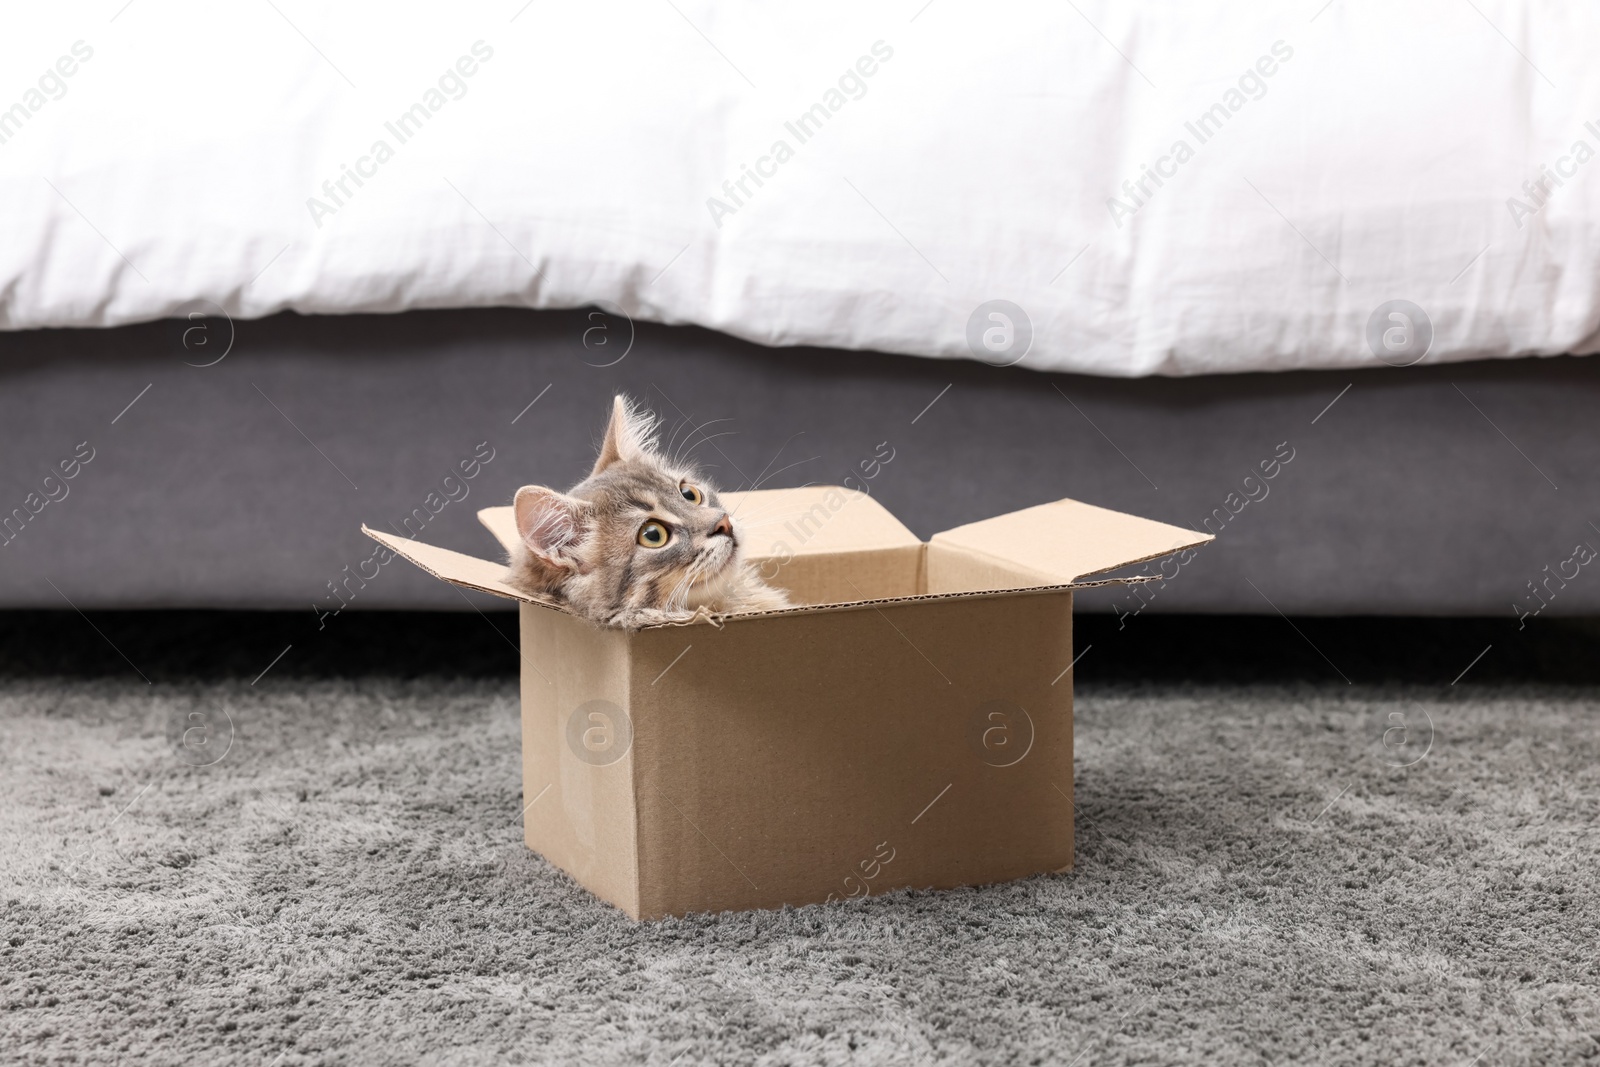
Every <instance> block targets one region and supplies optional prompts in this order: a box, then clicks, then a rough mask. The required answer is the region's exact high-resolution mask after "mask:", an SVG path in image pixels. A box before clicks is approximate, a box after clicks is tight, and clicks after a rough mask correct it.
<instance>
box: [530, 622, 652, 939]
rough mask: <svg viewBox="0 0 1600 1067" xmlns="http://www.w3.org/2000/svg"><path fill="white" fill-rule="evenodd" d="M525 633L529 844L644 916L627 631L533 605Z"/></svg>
mask: <svg viewBox="0 0 1600 1067" xmlns="http://www.w3.org/2000/svg"><path fill="white" fill-rule="evenodd" d="M521 629H522V648H521V654H522V783H523V785H522V789H523V797H522V803H523V804H524V805H526V807H525V808H524V810H523V815H522V818H523V829H524V838H525V840H526V841H527V843H528V847H529V848H531V849H533V850H535V851H536V852H538V853H539V854H540V855H542V856H544V857H545V858H546V859H548V860H549V861H550V862H551V863H554V864H555V865H556V866H558V867H560V868H561V869H562V870H564V871H566V872H567V873H568V874H570V875H572V877H573V878H575V879H577V880H578V881H579V882H580V883H582V884H583V885H584V886H585V887H587V888H588V889H589V890H590V891H591V892H593V893H594V894H595V895H597V896H599V897H601V898H602V899H604V900H608V901H610V902H611V903H613V904H616V905H617V906H618V907H620V908H622V909H623V910H624V911H626V912H628V913H629V914H631V915H635V916H637V914H638V883H637V868H636V866H635V852H634V830H635V825H634V808H633V737H632V731H631V729H630V728H629V726H630V721H629V715H628V635H627V634H625V633H623V632H622V631H620V630H602V629H599V628H598V627H596V626H593V625H591V624H590V623H588V622H585V621H584V620H582V619H577V618H573V617H572V616H570V615H564V614H562V613H560V612H556V611H551V610H549V609H547V608H540V607H534V606H532V605H527V604H524V605H523V606H522V619H521Z"/></svg>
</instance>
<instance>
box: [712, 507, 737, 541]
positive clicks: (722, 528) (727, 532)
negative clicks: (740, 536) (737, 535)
mask: <svg viewBox="0 0 1600 1067" xmlns="http://www.w3.org/2000/svg"><path fill="white" fill-rule="evenodd" d="M711 532H712V533H713V534H722V535H723V536H724V537H732V536H733V523H732V522H731V521H729V519H728V513H727V512H726V511H724V512H723V513H722V517H721V518H719V519H718V520H717V524H716V525H715V526H713V527H711Z"/></svg>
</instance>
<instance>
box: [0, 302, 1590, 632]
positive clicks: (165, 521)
mask: <svg viewBox="0 0 1600 1067" xmlns="http://www.w3.org/2000/svg"><path fill="white" fill-rule="evenodd" d="M617 392H625V393H627V394H629V395H632V396H634V397H637V398H639V399H640V400H641V401H643V402H644V403H646V404H647V405H648V406H649V407H651V408H652V409H654V410H655V411H656V412H657V413H658V414H660V415H662V416H663V417H664V418H665V420H666V432H667V437H668V439H669V440H671V441H673V443H674V444H675V446H676V447H677V448H678V449H679V450H681V451H684V452H686V453H688V454H689V455H690V456H691V457H692V458H694V459H696V460H698V461H699V462H701V464H702V465H703V466H704V468H705V470H706V473H707V475H708V477H709V478H710V479H711V481H712V483H713V484H717V485H720V486H721V487H723V488H728V489H738V488H749V487H750V486H752V485H755V484H757V483H760V484H761V485H762V486H763V487H765V488H777V487H783V486H792V485H803V484H848V485H850V486H852V487H865V488H867V489H869V490H870V491H871V492H872V493H873V494H874V495H875V496H877V497H878V498H879V499H880V500H881V501H882V502H883V504H884V505H885V506H886V507H887V508H888V509H889V510H890V511H892V512H893V513H894V514H895V515H896V516H898V517H900V518H901V519H902V520H903V521H905V523H906V524H907V525H908V526H910V527H911V529H912V530H913V531H914V532H915V533H917V534H918V535H919V536H921V537H923V538H927V537H929V536H931V535H932V534H934V533H936V532H938V531H940V530H946V529H950V528H952V527H955V526H959V525H962V524H963V523H967V522H972V521H976V520H978V519H983V518H988V517H990V516H993V515H998V514H1002V513H1005V512H1009V511H1014V510H1017V509H1020V508H1024V507H1029V506H1031V505H1034V504H1039V503H1043V502H1045V501H1049V500H1055V499H1060V498H1063V497H1068V498H1072V499H1076V500H1082V501H1085V502H1087V503H1090V504H1097V505H1100V506H1103V507H1109V508H1114V509H1116V510H1119V511H1124V512H1128V513H1131V514H1135V515H1142V516H1147V517H1149V518H1151V519H1155V520H1158V521H1162V522H1167V523H1170V524H1172V525H1175V526H1179V527H1183V528H1186V529H1187V528H1190V527H1193V528H1197V529H1201V530H1205V531H1208V532H1212V533H1215V534H1216V535H1217V536H1216V540H1215V541H1214V542H1212V543H1211V544H1209V545H1207V546H1205V547H1204V548H1202V549H1200V550H1198V551H1197V552H1195V553H1194V554H1193V555H1192V557H1190V558H1189V559H1187V560H1184V561H1182V562H1181V563H1174V564H1169V565H1168V568H1169V570H1171V571H1172V573H1170V574H1168V575H1166V576H1165V580H1163V581H1162V582H1160V583H1150V584H1147V585H1143V586H1139V587H1138V589H1137V591H1134V590H1131V589H1117V590H1111V591H1089V592H1086V593H1084V594H1083V595H1082V596H1081V597H1080V600H1079V605H1080V609H1081V610H1085V611H1097V612H1114V613H1116V614H1117V615H1118V616H1119V618H1121V619H1122V620H1123V623H1122V625H1124V626H1125V627H1134V626H1137V625H1139V622H1138V620H1139V618H1140V617H1141V616H1142V615H1144V614H1146V613H1150V612H1233V613H1246V614H1260V615H1267V616H1271V617H1274V618H1275V617H1276V616H1277V614H1278V613H1279V612H1282V613H1284V614H1286V615H1300V614H1382V615H1408V614H1410V615H1416V614H1435V615H1451V614H1473V615H1485V616H1489V617H1494V618H1500V619H1503V620H1504V623H1505V627H1506V631H1507V633H1508V634H1510V633H1514V632H1515V631H1516V630H1517V629H1518V628H1519V627H1532V626H1538V625H1541V624H1542V621H1544V620H1547V619H1548V618H1549V617H1550V616H1553V615H1560V614H1595V613H1600V570H1597V566H1600V564H1597V563H1596V562H1594V559H1595V557H1594V551H1595V547H1596V546H1600V529H1597V528H1596V527H1595V525H1594V524H1595V523H1597V522H1600V514H1597V513H1596V512H1595V510H1594V507H1593V505H1594V501H1595V500H1596V499H1597V498H1600V435H1597V434H1596V433H1595V429H1594V426H1595V423H1594V412H1595V411H1596V410H1597V408H1600V362H1596V361H1593V360H1585V359H1574V358H1554V359H1547V360H1517V361H1501V362H1494V361H1484V362H1477V363H1470V364H1460V365H1455V366H1448V367H1409V368H1382V369H1368V370H1358V371H1338V370H1322V371H1294V372H1287V373H1249V374H1240V375H1216V376H1208V377H1199V378H1186V379H1174V378H1164V377H1153V378H1143V379H1134V380H1127V379H1114V378H1106V377H1098V376H1091V375H1067V374H1038V373H1034V372H1030V371H1027V370H1023V369H1021V368H1018V367H1011V368H996V367H989V366H985V365H983V364H981V363H978V362H975V361H962V362H955V363H940V362H936V361H933V360H927V359H916V358H911V357H906V356H895V355H885V354H879V353H861V352H845V351H838V350H830V349H800V350H796V351H793V352H782V351H775V350H773V349H769V348H763V347H760V346H757V345H754V344H751V343H748V342H744V341H739V340H736V339H733V338H729V337H727V336H724V335H721V334H717V333H713V332H710V331H706V330H702V329H698V328H693V327H665V326H657V325H652V324H649V323H639V324H637V325H636V327H634V328H630V327H629V324H628V323H627V322H626V320H622V319H616V320H609V319H606V318H605V317H602V318H600V319H595V318H593V317H591V313H589V312H552V311H544V312H535V311H517V310H477V311H430V312H407V313H405V314H401V315H349V316H318V317H301V316H297V315H292V314H282V315H277V316H273V317H271V318H268V319H265V320H262V321H259V322H249V323H239V324H236V330H235V331H230V330H229V328H228V324H227V323H226V322H225V321H223V320H215V321H199V322H191V321H188V320H176V321H166V322H159V323H151V324H144V325H138V326H125V327H118V328H116V329H112V330H94V329H81V330H41V331H32V332H27V333H20V334H14V335H12V336H11V337H9V338H7V339H5V343H4V348H3V351H0V455H3V456H5V457H6V463H4V464H0V607H7V608H22V607H27V608H56V609H60V610H63V611H70V610H71V609H72V608H78V609H81V610H83V611H85V612H88V613H90V614H91V615H92V613H93V611H94V610H95V609H103V608H135V607H139V608H144V607H186V608H252V609H254V608H276V609H284V610H290V611H294V612H299V613H303V615H304V617H305V625H306V629H307V633H308V636H310V635H313V634H315V633H318V632H321V631H322V630H324V629H326V628H328V627H336V626H339V625H341V621H340V620H341V618H342V616H343V615H344V614H345V613H346V612H347V611H361V610H366V609H371V608H419V609H445V610H457V611H470V610H471V609H472V608H473V607H477V608H479V609H481V610H491V609H493V608H494V607H496V606H501V605H499V602H495V601H491V600H489V599H488V598H484V599H483V600H482V601H474V600H472V599H470V598H468V597H467V596H466V595H465V594H463V593H461V592H459V591H458V590H456V589H454V588H453V587H450V586H447V585H445V584H443V583H441V582H438V581H435V580H433V579H431V578H429V577H428V576H427V575H425V574H422V573H421V572H420V571H417V570H416V569H415V568H413V567H411V566H409V565H407V564H404V563H397V564H393V565H389V566H383V565H381V564H379V563H376V562H374V560H373V554H374V549H375V547H376V546H375V545H374V543H373V542H372V541H370V540H369V539H368V538H366V537H365V536H363V535H362V533H361V532H360V526H361V524H362V523H366V524H368V525H369V526H372V527H373V528H375V529H380V530H391V531H394V532H396V533H398V534H400V535H401V536H418V537H420V538H421V539H423V540H426V541H427V542H429V543H430V544H438V545H442V546H444V547H447V548H454V549H457V550H460V551H463V552H468V553H471V554H474V555H480V556H481V555H483V554H485V553H487V552H492V551H493V542H492V540H491V539H490V537H489V535H488V533H487V531H485V530H484V529H483V528H482V527H481V526H480V525H479V523H478V520H477V518H476V512H477V510H478V509H479V508H481V507H489V506H495V505H501V504H505V503H507V502H509V501H510V500H511V498H512V496H513V494H514V493H515V492H516V489H517V488H518V487H519V486H521V485H524V484H528V483H536V484H545V485H551V486H555V487H558V488H565V487H567V486H570V485H571V484H573V483H574V482H576V481H577V480H579V478H581V477H582V476H583V475H584V474H586V473H587V471H588V469H589V467H590V466H591V465H592V463H593V459H594V455H595V450H596V446H597V444H598V441H599V437H600V433H601V430H602V427H603V423H604V418H605V415H606V412H607V411H608V407H609V401H610V398H611V396H612V395H614V394H615V393H617ZM719 435H720V436H719ZM774 518H775V516H771V515H768V516H757V517H755V519H756V521H771V520H773V519H774ZM84 633H85V636H86V639H89V640H93V639H94V638H93V635H92V634H90V633H89V631H88V628H87V627H85V630H84ZM277 651H278V649H268V650H263V662H265V660H266V659H270V657H271V656H272V655H273V654H274V653H276V652H277ZM1478 651H1480V649H1477V648H1474V649H1468V650H1465V654H1464V656H1463V664H1464V663H1465V660H1466V659H1467V658H1470V656H1472V655H1474V654H1476V653H1477V652H1478Z"/></svg>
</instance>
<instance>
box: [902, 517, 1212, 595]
mask: <svg viewBox="0 0 1600 1067" xmlns="http://www.w3.org/2000/svg"><path fill="white" fill-rule="evenodd" d="M1211 539H1212V537H1211V535H1210V534H1205V533H1199V532H1198V531H1195V530H1185V529H1183V528H1182V527H1179V526H1169V525H1167V524H1166V523H1164V522H1154V521H1152V520H1150V519H1141V518H1138V517H1136V516H1133V515H1125V514H1123V513H1122V512H1120V511H1111V510H1109V509H1107V508H1097V507H1095V506H1094V505H1092V504H1084V503H1082V502H1080V501H1077V500H1057V501H1055V502H1054V503H1051V504H1040V505H1038V506H1037V507H1031V508H1024V509H1022V510H1021V511H1013V512H1011V513H1010V514H1008V515H999V516H996V517H995V518H992V519H984V520H983V521H982V522H974V523H969V524H968V525H966V526H957V527H956V528H955V529H953V530H946V531H944V532H943V533H937V534H934V535H933V538H932V540H931V542H930V543H931V544H933V545H936V546H941V547H944V548H952V549H957V550H960V551H962V552H966V553H971V554H974V555H977V556H980V557H984V558H988V559H994V560H998V561H1001V562H1003V563H1005V564H1007V565H1008V566H1010V567H1012V568H1017V569H1020V570H1022V571H1024V572H1026V573H1027V574H1028V575H1030V576H1032V577H1034V578H1037V579H1038V580H1039V581H1040V583H1041V584H1046V583H1052V582H1072V581H1076V580H1077V579H1079V578H1083V577H1085V576H1087V575H1091V574H1102V573H1104V572H1106V571H1110V570H1115V569H1116V568H1118V567H1126V566H1128V565H1129V564H1132V563H1142V562H1143V561H1145V560H1147V559H1155V558H1157V557H1159V556H1165V555H1169V554H1171V553H1173V552H1177V551H1179V550H1181V549H1185V548H1193V547H1194V546H1195V545H1203V544H1205V543H1206V542H1207V541H1210V540H1211Z"/></svg>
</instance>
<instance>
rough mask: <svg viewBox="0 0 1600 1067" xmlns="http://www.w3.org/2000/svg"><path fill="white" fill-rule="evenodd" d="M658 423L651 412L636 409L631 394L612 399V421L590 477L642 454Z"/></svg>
mask: <svg viewBox="0 0 1600 1067" xmlns="http://www.w3.org/2000/svg"><path fill="white" fill-rule="evenodd" d="M654 424H655V420H654V419H652V418H651V417H650V416H649V414H647V413H646V412H643V411H638V410H636V409H635V408H634V406H633V405H632V404H630V403H629V402H628V398H627V397H625V396H621V395H618V396H617V397H616V398H615V399H614V400H612V402H611V421H610V422H609V423H607V424H606V438H605V440H604V441H603V442H601V444H600V458H599V459H597V460H595V463H594V470H592V471H590V472H589V477H591V478H593V477H594V476H595V475H596V474H599V473H600V472H601V471H603V470H605V469H606V468H607V467H609V466H611V465H612V464H613V463H620V462H622V461H623V460H632V459H638V458H639V457H640V456H642V455H643V454H644V452H645V449H646V447H647V445H648V441H649V438H650V430H651V428H652V427H653V426H654Z"/></svg>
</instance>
